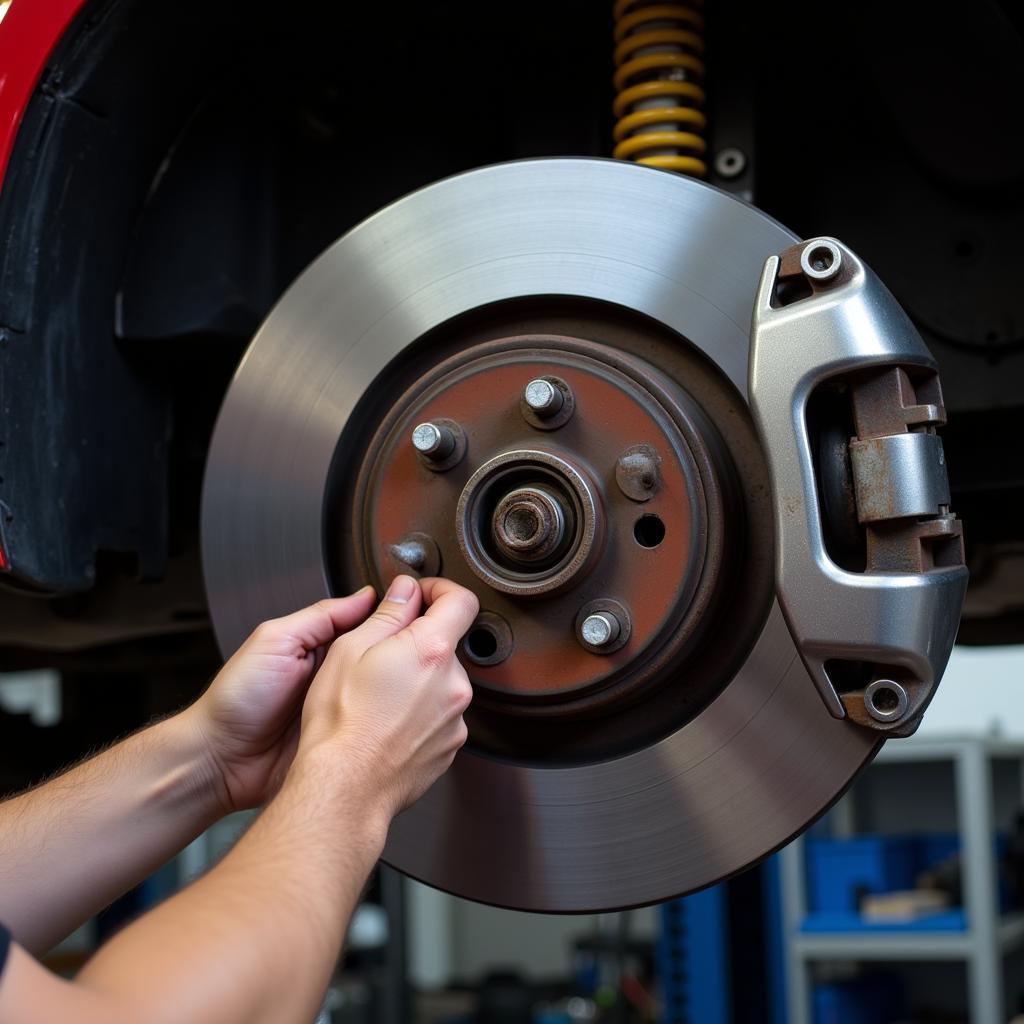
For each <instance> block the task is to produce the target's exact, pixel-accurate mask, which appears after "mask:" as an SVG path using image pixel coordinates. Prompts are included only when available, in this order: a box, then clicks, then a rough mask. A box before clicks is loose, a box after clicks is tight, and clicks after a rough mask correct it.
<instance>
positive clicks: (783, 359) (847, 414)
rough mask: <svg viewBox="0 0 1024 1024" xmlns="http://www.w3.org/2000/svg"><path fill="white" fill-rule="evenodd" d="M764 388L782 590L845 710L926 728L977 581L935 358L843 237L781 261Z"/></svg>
mask: <svg viewBox="0 0 1024 1024" xmlns="http://www.w3.org/2000/svg"><path fill="white" fill-rule="evenodd" d="M750 401H751V407H752V409H753V412H754V417H755V420H756V423H757V428H758V431H759V432H760V434H761V439H762V442H763V443H764V447H765V450H766V451H767V452H768V458H769V462H770V468H771V476H772V487H773V491H774V507H775V515H776V536H777V539H778V559H777V564H776V582H777V588H778V594H779V600H780V603H781V605H782V608H783V611H784V612H785V615H786V619H787V621H788V624H789V628H790V630H791V632H792V633H793V637H794V639H795V641H796V644H797V647H798V649H799V650H800V653H801V655H802V657H803V659H804V662H805V664H806V666H807V668H808V670H809V671H810V673H811V676H812V678H813V679H814V681H815V683H816V684H817V686H818V689H819V691H820V692H821V695H822V698H823V699H824V701H825V703H826V705H827V706H828V708H829V710H830V711H831V712H832V714H833V715H835V716H836V717H837V718H843V717H849V718H850V719H851V720H852V721H854V722H857V723H858V724H859V725H862V726H865V727H868V728H871V729H876V730H880V731H883V732H885V733H887V734H889V735H899V736H906V735H909V734H911V733H912V732H914V730H915V729H916V728H917V726H918V724H919V723H920V719H921V715H922V713H923V712H924V710H925V708H926V707H927V705H928V702H929V701H930V700H931V697H932V695H933V693H934V690H935V687H936V685H937V684H938V681H939V679H940V677H941V675H942V672H943V670H944V669H945V667H946V663H947V661H948V660H949V655H950V651H951V650H952V646H953V641H954V638H955V636H956V627H957V624H958V622H959V618H960V612H961V609H962V607H963V601H964V595H965V593H966V589H967V569H966V567H965V566H964V553H963V536H962V530H961V524H960V521H959V520H958V519H957V518H956V516H955V515H954V514H953V513H952V512H951V511H950V496H949V481H948V478H947V475H946V465H945V458H944V455H943V450H942V441H941V439H940V438H939V437H938V435H937V434H936V432H935V428H936V426H938V425H940V424H942V423H944V422H945V409H944V407H943V404H942V391H941V388H940V385H939V377H938V372H937V368H936V363H935V360H934V359H933V358H932V356H931V354H930V353H929V351H928V349H927V348H926V346H925V344H924V342H923V341H922V340H921V337H920V336H919V334H918V333H917V331H916V330H915V329H914V326H913V324H912V323H911V321H910V319H909V317H908V316H907V315H906V313H905V312H904V311H903V310H902V309H901V307H900V306H899V304H898V303H897V302H896V300H895V299H894V298H893V297H892V295H891V294H890V293H889V291H888V290H887V289H886V288H885V286H884V285H883V284H882V283H881V282H880V281H879V280H878V278H877V277H876V276H875V275H874V274H873V273H872V272H871V270H869V269H868V268H867V267H866V266H865V265H864V264H863V263H862V262H861V261H860V260H859V259H858V258H857V257H856V256H855V255H854V254H853V253H852V252H851V251H850V250H849V249H848V248H846V247H845V246H844V245H842V244H841V243H839V242H837V241H836V240H835V239H833V238H817V239H813V240H812V241H810V242H801V243H799V244H797V245H794V246H791V247H790V248H789V249H786V250H785V251H784V252H782V253H780V254H779V255H778V256H772V257H770V258H769V259H768V260H767V262H766V263H765V267H764V271H763V273H762V276H761V282H760V285H759V287H758V293H757V298H756V301H755V305H754V314H753V323H752V326H751V357H750Z"/></svg>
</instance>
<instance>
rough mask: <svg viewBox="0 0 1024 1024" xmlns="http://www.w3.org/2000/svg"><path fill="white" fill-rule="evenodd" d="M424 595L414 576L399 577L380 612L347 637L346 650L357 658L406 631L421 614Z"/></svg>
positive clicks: (377, 611)
mask: <svg viewBox="0 0 1024 1024" xmlns="http://www.w3.org/2000/svg"><path fill="white" fill-rule="evenodd" d="M422 599H423V595H422V591H421V590H420V585H419V583H418V582H417V581H416V580H414V579H413V578H412V577H411V576H396V577H395V578H394V579H393V580H392V581H391V586H390V587H388V592H387V593H386V594H385V595H384V600H383V601H381V603H380V604H379V605H377V610H376V611H375V612H374V613H373V614H372V615H371V616H370V617H369V618H368V619H367V620H366V621H365V622H364V623H363V624H362V625H361V626H358V627H357V628H356V629H353V630H352V631H351V632H350V633H347V634H346V636H345V647H346V648H347V649H348V650H349V651H351V652H352V653H353V654H354V655H355V656H356V657H359V655H361V654H362V653H363V652H364V651H366V650H368V649H369V648H370V647H372V646H373V645H374V644H378V643H380V642H381V640H386V639H387V638H388V637H389V636H394V635H395V633H397V632H399V631H400V630H403V629H405V627H406V626H408V625H409V623H410V622H412V621H413V620H414V619H415V618H416V617H417V616H418V615H419V613H420V604H421V603H422Z"/></svg>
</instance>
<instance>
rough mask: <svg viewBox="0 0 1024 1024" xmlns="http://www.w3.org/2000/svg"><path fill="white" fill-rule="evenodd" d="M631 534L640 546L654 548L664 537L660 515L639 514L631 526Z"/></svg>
mask: <svg viewBox="0 0 1024 1024" xmlns="http://www.w3.org/2000/svg"><path fill="white" fill-rule="evenodd" d="M633 536H634V537H635V538H636V542H637V544H639V545H640V546H641V547H642V548H656V547H657V546H658V545H659V544H660V543H661V542H662V541H663V540H664V539H665V524H664V523H663V522H662V521H661V517H660V516H655V515H647V516H641V517H640V518H639V519H638V520H637V521H636V524H635V525H634V526H633Z"/></svg>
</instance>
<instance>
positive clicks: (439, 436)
mask: <svg viewBox="0 0 1024 1024" xmlns="http://www.w3.org/2000/svg"><path fill="white" fill-rule="evenodd" d="M412 446H413V448H415V449H416V451H418V452H419V453H420V455H422V456H424V457H425V458H428V459H430V461H431V462H443V461H444V460H445V459H447V458H448V456H449V455H451V453H452V452H453V451H455V435H454V434H453V433H452V431H451V430H449V429H448V427H446V426H444V425H440V424H437V423H421V424H419V426H417V427H416V428H415V429H414V430H413V432H412Z"/></svg>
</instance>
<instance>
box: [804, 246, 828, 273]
mask: <svg viewBox="0 0 1024 1024" xmlns="http://www.w3.org/2000/svg"><path fill="white" fill-rule="evenodd" d="M808 262H809V263H810V264H811V266H812V267H814V269H815V270H818V271H821V270H828V268H829V267H831V266H832V253H830V252H829V251H828V249H825V248H820V249H815V250H814V252H812V253H811V258H810V260H809V261H808Z"/></svg>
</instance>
